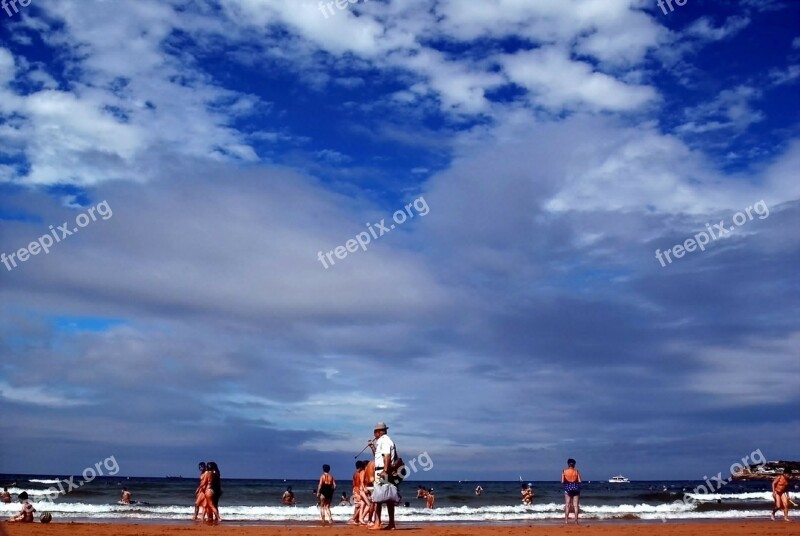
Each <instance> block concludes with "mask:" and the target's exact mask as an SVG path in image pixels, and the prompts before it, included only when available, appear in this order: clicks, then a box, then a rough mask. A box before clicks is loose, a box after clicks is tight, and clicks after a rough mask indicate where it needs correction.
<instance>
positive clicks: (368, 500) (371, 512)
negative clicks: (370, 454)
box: [361, 460, 375, 525]
mask: <svg viewBox="0 0 800 536" xmlns="http://www.w3.org/2000/svg"><path fill="white" fill-rule="evenodd" d="M361 490H362V494H361V497H362V498H363V499H364V503H365V504H364V509H363V510H362V516H361V523H362V524H364V525H371V524H372V521H373V519H374V518H375V503H374V502H372V492H373V491H374V490H375V460H370V461H368V462H367V463H366V464H364V475H363V476H362V477H361Z"/></svg>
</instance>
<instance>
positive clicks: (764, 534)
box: [6, 521, 800, 536]
mask: <svg viewBox="0 0 800 536" xmlns="http://www.w3.org/2000/svg"><path fill="white" fill-rule="evenodd" d="M6 528H7V532H8V536H19V535H25V536H27V535H34V536H38V535H45V534H46V535H50V536H53V535H70V536H172V535H182V536H184V535H191V534H198V535H200V534H203V535H218V534H219V535H225V536H278V535H281V536H286V535H290V536H322V535H324V534H331V533H335V535H336V536H364V535H365V534H371V533H373V531H367V530H364V529H362V528H358V527H350V526H347V525H340V526H333V527H287V526H268V527H265V526H259V527H252V526H251V527H242V526H226V525H220V526H207V525H189V524H186V525H149V524H148V525H118V524H97V523H52V524H50V525H42V524H40V523H35V524H32V525H12V526H8V525H7V526H6ZM398 530H399V531H400V532H401V533H402V534H409V533H419V534H421V533H424V534H425V535H426V536H427V535H430V536H490V535H496V534H503V535H505V536H524V535H528V534H532V533H533V534H537V535H541V536H557V535H558V536H564V535H573V534H575V535H577V534H582V535H587V536H589V535H606V536H612V535H613V536H629V535H639V534H648V535H649V536H745V535H748V536H750V535H752V536H756V535H757V536H779V535H785V534H800V522H797V521H795V522H789V523H785V522H782V521H775V522H772V521H732V522H725V523H686V524H680V523H666V524H611V523H594V524H592V523H590V524H586V525H581V526H579V527H576V526H574V525H570V526H568V527H564V526H561V525H558V526H537V525H531V526H528V525H525V526H508V525H466V526H465V525H435V526H432V525H407V526H400V528H399V529H398Z"/></svg>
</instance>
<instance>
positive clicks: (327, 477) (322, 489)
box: [317, 463, 336, 524]
mask: <svg viewBox="0 0 800 536" xmlns="http://www.w3.org/2000/svg"><path fill="white" fill-rule="evenodd" d="M335 489H336V480H335V479H334V478H333V475H331V466H330V465H328V464H327V463H326V464H325V465H323V466H322V476H320V477H319V484H317V497H319V515H320V517H321V518H322V522H323V523H331V524H332V523H333V517H332V516H331V501H332V500H333V492H334V490H335Z"/></svg>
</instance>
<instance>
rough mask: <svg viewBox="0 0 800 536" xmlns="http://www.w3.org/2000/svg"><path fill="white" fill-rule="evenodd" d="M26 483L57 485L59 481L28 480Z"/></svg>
mask: <svg viewBox="0 0 800 536" xmlns="http://www.w3.org/2000/svg"><path fill="white" fill-rule="evenodd" d="M28 482H30V483H32V484H58V483H59V482H61V481H60V480H58V479H55V480H49V479H39V478H31V479H30V480H28Z"/></svg>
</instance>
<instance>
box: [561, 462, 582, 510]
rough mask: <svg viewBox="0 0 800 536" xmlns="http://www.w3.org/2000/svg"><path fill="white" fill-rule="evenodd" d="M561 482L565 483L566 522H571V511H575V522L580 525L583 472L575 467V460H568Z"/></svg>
mask: <svg viewBox="0 0 800 536" xmlns="http://www.w3.org/2000/svg"><path fill="white" fill-rule="evenodd" d="M561 483H562V484H563V485H564V524H565V525H566V524H568V523H569V513H570V511H573V512H575V524H576V525H578V512H579V511H580V501H581V474H580V472H579V471H578V470H577V469H575V460H573V459H572V458H570V459H569V460H567V468H566V469H564V470H563V471H562V472H561Z"/></svg>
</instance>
